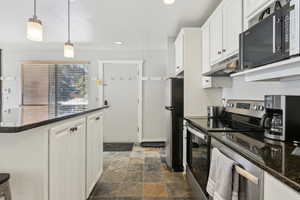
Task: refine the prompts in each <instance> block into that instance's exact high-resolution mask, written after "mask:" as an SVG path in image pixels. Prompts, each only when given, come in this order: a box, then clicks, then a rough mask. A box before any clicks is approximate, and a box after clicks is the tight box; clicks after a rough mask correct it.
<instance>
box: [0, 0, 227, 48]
mask: <svg viewBox="0 0 300 200" xmlns="http://www.w3.org/2000/svg"><path fill="white" fill-rule="evenodd" d="M220 1H221V0H176V2H175V4H174V5H171V6H166V5H164V4H163V0H72V3H71V40H72V41H73V42H74V43H75V44H77V45H80V46H81V47H86V48H113V47H114V45H112V43H113V42H114V41H123V42H124V47H122V48H134V49H165V48H166V47H167V38H168V37H174V36H175V35H176V34H177V32H178V31H179V29H180V28H181V27H191V26H200V25H201V24H203V22H204V20H205V19H206V18H207V17H208V16H209V14H210V13H211V12H212V11H213V9H214V8H215V7H216V6H217V5H218V3H219V2H220ZM32 15H33V0H3V1H2V2H1V6H0V25H1V31H0V44H2V46H3V45H5V44H14V45H29V46H40V47H41V46H42V47H47V46H48V47H50V46H55V45H56V44H61V43H63V42H65V41H66V39H67V29H66V27H67V24H66V22H67V18H66V17H67V0H37V15H38V17H39V18H40V19H41V20H42V22H43V24H44V38H45V42H44V43H40V44H37V43H34V42H31V41H27V40H26V23H25V22H26V21H27V19H28V18H29V17H31V16H32Z"/></svg>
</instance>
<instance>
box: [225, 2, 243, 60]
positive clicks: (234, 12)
mask: <svg viewBox="0 0 300 200" xmlns="http://www.w3.org/2000/svg"><path fill="white" fill-rule="evenodd" d="M246 1H247V0H246ZM242 9H243V4H242V1H241V0H225V1H224V3H223V49H222V53H223V57H225V58H226V57H229V56H232V55H234V54H236V53H238V50H239V34H240V33H241V32H242V30H243V16H242Z"/></svg>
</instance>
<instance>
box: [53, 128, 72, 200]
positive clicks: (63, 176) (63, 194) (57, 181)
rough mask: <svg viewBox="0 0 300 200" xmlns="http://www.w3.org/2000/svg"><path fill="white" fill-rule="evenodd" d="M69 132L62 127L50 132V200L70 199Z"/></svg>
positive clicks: (70, 161)
mask: <svg viewBox="0 0 300 200" xmlns="http://www.w3.org/2000/svg"><path fill="white" fill-rule="evenodd" d="M70 143H71V141H70V130H69V127H68V126H65V125H62V126H59V127H56V128H54V129H52V130H51V131H50V145H49V158H50V160H49V167H50V168H49V174H50V176H49V196H50V200H61V199H72V197H71V194H72V191H71V189H72V188H71V187H70V185H71V184H72V180H71V179H70V177H72V171H71V170H70V169H72V160H71V158H70V153H71V151H72V149H71V148H72V145H71V144H70Z"/></svg>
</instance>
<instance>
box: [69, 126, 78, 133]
mask: <svg viewBox="0 0 300 200" xmlns="http://www.w3.org/2000/svg"><path fill="white" fill-rule="evenodd" d="M77 130H78V129H77V127H72V128H70V132H72V133H73V132H75V131H77Z"/></svg>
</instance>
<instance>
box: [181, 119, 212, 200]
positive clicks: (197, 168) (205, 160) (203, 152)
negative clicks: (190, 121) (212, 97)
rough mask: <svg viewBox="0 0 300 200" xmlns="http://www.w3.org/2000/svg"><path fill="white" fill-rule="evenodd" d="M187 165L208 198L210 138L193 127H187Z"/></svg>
mask: <svg viewBox="0 0 300 200" xmlns="http://www.w3.org/2000/svg"><path fill="white" fill-rule="evenodd" d="M187 164H188V167H189V169H190V171H191V173H192V175H193V177H194V179H195V180H196V182H197V183H198V184H199V186H200V188H201V191H202V193H204V195H205V196H206V197H208V194H207V192H206V185H207V181H208V175H209V164H210V137H208V135H207V134H206V133H203V132H202V131H200V130H198V129H195V128H194V127H192V126H191V125H188V127H187Z"/></svg>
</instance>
